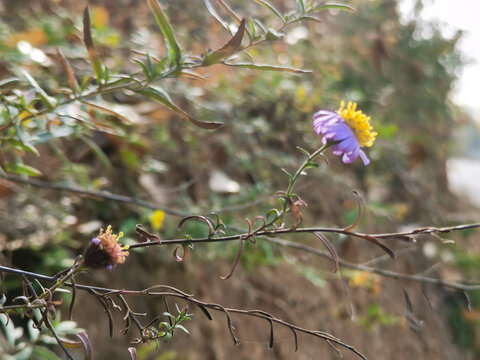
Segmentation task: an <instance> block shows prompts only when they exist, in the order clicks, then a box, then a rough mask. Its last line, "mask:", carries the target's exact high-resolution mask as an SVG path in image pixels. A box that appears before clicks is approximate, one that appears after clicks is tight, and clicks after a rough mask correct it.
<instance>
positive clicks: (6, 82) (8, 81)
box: [0, 77, 20, 88]
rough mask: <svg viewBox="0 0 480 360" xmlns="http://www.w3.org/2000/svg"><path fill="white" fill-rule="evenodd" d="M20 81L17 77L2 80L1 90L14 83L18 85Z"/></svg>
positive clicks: (0, 82) (0, 81)
mask: <svg viewBox="0 0 480 360" xmlns="http://www.w3.org/2000/svg"><path fill="white" fill-rule="evenodd" d="M19 81H20V79H18V78H16V77H9V78H5V79H2V80H0V88H2V87H7V86H9V85H12V84H14V83H17V82H19Z"/></svg>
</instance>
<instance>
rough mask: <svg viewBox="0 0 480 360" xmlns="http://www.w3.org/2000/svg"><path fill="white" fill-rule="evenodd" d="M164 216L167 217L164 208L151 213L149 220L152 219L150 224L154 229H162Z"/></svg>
mask: <svg viewBox="0 0 480 360" xmlns="http://www.w3.org/2000/svg"><path fill="white" fill-rule="evenodd" d="M164 218H165V212H163V211H162V210H157V211H154V212H153V213H152V214H151V215H150V217H149V220H150V224H151V225H152V229H153V230H154V231H158V230H160V229H161V227H162V224H163V219H164Z"/></svg>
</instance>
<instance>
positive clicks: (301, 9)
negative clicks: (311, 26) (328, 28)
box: [297, 0, 305, 14]
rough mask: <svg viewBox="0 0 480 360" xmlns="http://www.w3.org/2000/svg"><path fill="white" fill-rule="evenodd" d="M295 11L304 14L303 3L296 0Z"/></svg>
mask: <svg viewBox="0 0 480 360" xmlns="http://www.w3.org/2000/svg"><path fill="white" fill-rule="evenodd" d="M297 11H298V12H299V13H300V14H304V13H305V4H304V3H303V0H297Z"/></svg>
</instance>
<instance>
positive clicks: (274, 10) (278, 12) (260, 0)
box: [254, 0, 285, 23]
mask: <svg viewBox="0 0 480 360" xmlns="http://www.w3.org/2000/svg"><path fill="white" fill-rule="evenodd" d="M254 1H255V2H256V3H257V4H259V5H262V6H264V7H266V8H267V9H269V10H270V11H271V12H272V13H274V14H275V15H276V16H277V17H278V18H279V19H280V20H282V22H283V23H285V20H284V17H283V15H282V14H281V13H280V11H278V10H277V9H276V8H275V7H274V6H273V5H272V4H270V3H269V2H268V1H265V0H254Z"/></svg>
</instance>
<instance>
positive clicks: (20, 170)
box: [5, 163, 42, 176]
mask: <svg viewBox="0 0 480 360" xmlns="http://www.w3.org/2000/svg"><path fill="white" fill-rule="evenodd" d="M5 170H6V171H7V172H11V173H15V174H19V175H27V176H39V175H42V173H41V172H40V171H39V170H37V169H35V168H33V167H31V166H28V165H25V164H14V163H6V164H5Z"/></svg>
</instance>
